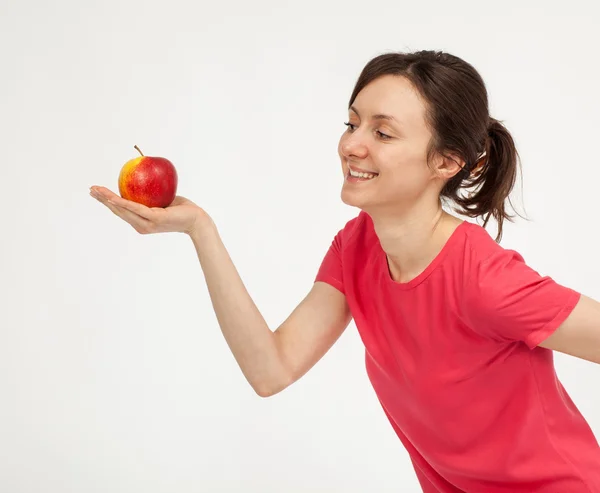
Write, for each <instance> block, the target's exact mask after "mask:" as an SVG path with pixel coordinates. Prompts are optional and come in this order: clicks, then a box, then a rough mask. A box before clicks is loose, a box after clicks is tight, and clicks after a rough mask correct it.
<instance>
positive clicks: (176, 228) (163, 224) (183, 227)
mask: <svg viewBox="0 0 600 493" xmlns="http://www.w3.org/2000/svg"><path fill="white" fill-rule="evenodd" d="M90 195H91V196H92V197H94V198H95V199H97V200H98V201H99V202H101V203H102V204H104V205H105V206H106V207H108V208H109V209H110V210H111V211H112V212H113V213H114V214H116V215H117V216H119V217H120V218H121V219H123V220H124V221H126V222H128V223H129V224H131V226H133V229H135V230H136V231H137V232H138V233H140V234H152V233H167V232H177V233H185V234H188V235H191V234H192V232H193V231H194V230H195V229H196V228H200V227H203V226H204V225H206V224H210V223H211V222H212V221H211V219H210V217H209V216H208V214H207V213H206V212H205V211H204V209H202V208H200V207H199V206H197V205H196V204H194V203H193V202H192V201H191V200H188V199H186V198H184V197H179V196H177V197H175V200H173V203H172V204H171V205H169V206H168V207H165V208H162V207H146V206H145V205H142V204H138V203H137V202H133V201H131V200H126V199H124V198H122V197H120V196H119V195H117V194H115V193H113V192H111V191H110V190H109V189H108V188H105V187H99V186H93V187H91V188H90Z"/></svg>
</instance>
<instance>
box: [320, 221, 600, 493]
mask: <svg viewBox="0 0 600 493" xmlns="http://www.w3.org/2000/svg"><path fill="white" fill-rule="evenodd" d="M316 281H323V282H326V283H329V284H331V285H332V286H334V287H335V288H337V289H338V290H340V291H341V292H342V293H344V294H345V296H346V299H347V301H348V304H349V306H350V309H351V312H352V315H353V318H354V321H355V324H356V327H357V329H358V332H359V334H360V337H361V339H362V341H363V343H364V345H365V362H366V369H367V373H368V376H369V379H370V381H371V383H372V385H373V388H374V390H375V392H376V394H377V396H378V398H379V401H380V403H381V405H382V407H383V410H384V412H385V414H386V415H387V417H388V419H389V421H390V423H391V425H392V427H393V428H394V430H395V431H396V433H397V435H398V437H399V438H400V440H401V441H402V443H403V445H404V446H405V447H406V450H407V451H408V453H409V454H410V458H411V460H412V463H413V466H414V469H415V472H416V474H417V477H418V479H419V482H420V484H421V486H422V488H423V491H424V492H425V493H433V492H436V493H438V492H443V493H455V492H469V493H471V492H473V493H496V492H498V493H500V492H502V493H508V492H510V493H520V492H527V493H531V492H540V493H541V492H543V493H584V492H585V493H600V447H599V445H598V442H597V440H596V438H595V437H594V435H593V432H592V430H591V428H590V426H589V425H588V423H587V422H586V420H585V419H584V418H583V416H582V415H581V413H580V412H579V410H578V409H577V407H576V405H575V404H574V403H573V401H572V400H571V399H570V397H569V395H568V394H567V392H566V391H565V389H564V388H563V386H562V385H561V383H560V381H559V380H558V378H557V375H556V373H555V369H554V361H553V352H552V351H551V350H548V349H545V348H542V347H539V346H537V344H539V343H540V342H541V341H543V340H544V339H545V338H546V337H547V336H549V335H550V334H551V333H552V331H553V330H555V329H556V328H557V327H558V326H559V325H560V324H561V323H562V322H563V321H564V320H565V319H566V318H567V316H568V315H569V313H570V312H571V311H572V309H573V308H574V307H575V305H576V304H577V302H578V300H579V298H580V295H579V293H577V292H575V291H573V290H571V289H569V288H566V287H564V286H561V285H559V284H557V283H556V282H554V281H553V280H552V279H551V278H550V277H542V276H540V275H539V274H538V273H537V272H535V271H534V270H533V269H531V268H530V267H528V266H527V265H526V264H525V263H524V261H523V258H522V257H521V256H520V255H519V254H518V253H517V252H515V251H513V250H507V249H504V248H502V247H501V246H500V245H498V244H497V243H496V242H495V241H494V240H493V238H492V237H491V236H490V235H489V234H488V233H487V231H486V230H485V229H484V228H483V227H481V226H479V225H478V224H475V223H471V222H466V221H465V222H463V223H462V224H461V225H460V226H459V227H458V228H457V229H456V230H455V232H454V233H453V234H452V236H451V237H450V239H449V240H448V241H447V243H446V244H445V246H444V248H443V249H442V251H441V252H440V253H439V255H438V256H437V257H436V258H435V259H434V260H433V262H432V263H431V264H430V265H429V266H428V267H427V268H426V269H425V271H423V272H422V273H421V274H420V275H418V276H417V277H416V278H415V279H413V280H411V281H409V282H406V283H397V282H395V281H393V279H392V278H391V276H390V274H389V269H388V264H387V259H386V255H385V252H384V251H383V249H382V248H381V244H380V243H379V240H378V238H377V236H376V234H375V230H374V227H373V222H372V220H371V218H370V216H368V215H367V214H366V213H364V212H361V213H360V214H359V215H358V217H356V218H354V219H352V220H351V221H349V222H348V223H347V224H346V226H345V228H344V229H342V230H341V231H340V232H339V233H338V234H337V235H336V236H335V239H334V240H333V243H332V245H331V247H330V249H329V251H328V252H327V255H326V256H325V258H324V260H323V263H322V265H321V267H320V269H319V272H318V274H317V277H316Z"/></svg>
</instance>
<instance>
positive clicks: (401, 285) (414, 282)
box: [378, 220, 470, 289]
mask: <svg viewBox="0 0 600 493" xmlns="http://www.w3.org/2000/svg"><path fill="white" fill-rule="evenodd" d="M469 224H470V223H469V222H468V221H466V220H463V221H462V222H461V223H460V224H459V225H458V226H457V227H456V228H455V229H454V231H453V232H452V234H451V235H450V236H449V238H448V239H447V240H446V243H445V244H444V246H443V247H442V249H441V250H440V251H439V252H438V254H437V255H436V256H435V257H434V259H433V260H432V261H431V262H430V263H429V265H427V267H425V269H424V270H423V271H422V272H421V273H420V274H418V275H417V276H416V277H414V278H413V279H411V280H410V281H406V282H399V281H395V280H394V278H393V277H392V273H391V272H390V267H389V264H388V259H387V255H386V253H385V250H384V249H383V248H382V247H381V243H378V244H379V257H380V265H381V266H382V268H383V271H384V277H385V282H386V283H389V284H391V285H393V286H394V287H395V288H396V289H412V288H414V287H416V286H418V285H419V284H421V283H422V282H423V281H424V280H425V279H427V278H428V277H429V275H430V274H431V273H432V272H433V271H434V270H435V269H436V268H437V267H438V265H439V264H440V263H441V262H442V260H444V258H445V257H446V255H447V254H448V252H449V251H450V249H451V248H452V246H453V245H454V244H455V243H456V242H457V241H458V240H459V239H460V237H461V236H462V231H463V230H464V229H465V228H466V227H467V226H468V225H469Z"/></svg>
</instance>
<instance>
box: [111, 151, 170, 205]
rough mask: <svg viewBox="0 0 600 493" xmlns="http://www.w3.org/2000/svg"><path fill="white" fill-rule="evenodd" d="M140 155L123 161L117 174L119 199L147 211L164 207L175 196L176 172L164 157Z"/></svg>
mask: <svg viewBox="0 0 600 493" xmlns="http://www.w3.org/2000/svg"><path fill="white" fill-rule="evenodd" d="M134 148H135V149H137V151H138V152H139V153H140V154H141V156H140V157H136V158H133V159H130V160H129V161H127V162H126V163H125V164H124V165H123V168H121V173H120V174H119V193H120V194H121V197H123V198H124V199H127V200H132V201H133V202H137V203H139V204H144V205H145V206H147V207H167V206H169V205H170V204H171V202H173V200H174V199H175V195H176V193H177V171H176V170H175V166H173V163H171V161H169V160H168V159H165V158H164V157H153V156H144V154H142V151H140V149H139V147H138V146H134Z"/></svg>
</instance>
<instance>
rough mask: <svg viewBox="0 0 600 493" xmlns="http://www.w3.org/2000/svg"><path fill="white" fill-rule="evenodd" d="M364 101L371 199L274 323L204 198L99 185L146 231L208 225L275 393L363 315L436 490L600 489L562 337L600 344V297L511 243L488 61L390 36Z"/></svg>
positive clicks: (242, 345)
mask: <svg viewBox="0 0 600 493" xmlns="http://www.w3.org/2000/svg"><path fill="white" fill-rule="evenodd" d="M348 111H349V114H348V118H349V119H348V121H347V122H346V126H347V129H346V131H345V132H344V133H343V134H342V136H341V138H340V141H339V145H338V153H339V157H340V161H341V166H342V172H343V175H344V177H345V179H344V183H343V186H342V191H341V198H342V200H343V201H344V202H345V203H346V204H349V205H351V206H354V207H357V208H358V209H360V211H359V213H358V214H357V216H356V217H354V218H353V219H352V220H351V221H349V222H348V223H347V224H346V225H345V226H344V227H343V228H341V229H340V230H339V232H338V233H337V234H336V235H335V237H334V239H333V241H332V243H331V246H330V248H329V250H328V251H327V252H326V254H325V256H324V259H323V261H322V263H321V265H320V268H319V269H318V271H317V275H316V278H315V282H314V284H313V286H312V287H311V289H310V291H309V292H308V294H307V295H306V297H305V298H304V299H303V300H302V301H301V302H300V303H299V305H298V306H297V307H296V309H295V310H294V311H293V312H292V313H291V314H290V316H289V317H288V318H287V319H286V320H285V321H284V322H283V323H282V324H281V325H280V326H279V327H277V328H276V330H274V331H273V330H271V328H270V327H269V326H268V325H267V324H266V322H265V319H264V318H263V316H262V315H261V313H260V311H259V310H258V308H257V307H256V305H255V304H254V302H253V300H252V298H251V297H250V295H249V294H248V292H247V290H246V288H245V286H244V284H243V282H242V280H241V278H240V276H239V274H238V272H237V270H236V268H235V266H234V264H233V262H232V261H231V259H230V257H229V255H228V252H227V250H226V249H225V247H224V245H223V243H222V241H221V238H220V236H219V234H218V231H217V228H216V225H215V224H214V222H213V221H212V219H211V218H210V217H209V215H208V214H207V213H206V212H205V211H204V210H203V209H201V208H200V207H198V206H197V205H196V204H194V203H193V202H191V201H189V200H187V199H184V198H183V197H177V198H176V199H175V201H174V202H173V204H172V205H171V206H169V207H167V208H165V209H152V208H148V207H145V206H143V205H140V204H136V203H133V202H131V201H128V200H125V199H123V198H121V197H119V196H118V195H116V194H114V193H113V192H111V191H110V190H107V189H106V188H104V187H92V192H91V193H92V196H94V197H95V198H97V199H98V200H99V201H100V202H102V203H103V204H105V205H106V206H107V207H108V208H109V209H110V210H111V211H112V212H113V213H115V214H116V215H117V216H119V217H121V218H122V219H123V220H125V221H127V222H128V223H130V224H131V225H132V226H133V227H134V228H135V229H136V230H137V231H139V232H140V233H144V234H148V233H157V232H167V231H179V232H184V233H186V234H188V235H189V236H190V238H191V240H192V241H193V244H194V246H195V248H196V253H197V255H198V259H199V262H200V265H201V268H202V271H203V273H204V276H205V279H206V283H207V286H208V290H209V293H210V297H211V300H212V303H213V307H214V310H215V313H216V315H217V319H218V322H219V325H220V327H221V330H222V332H223V335H224V337H225V339H226V341H227V343H228V344H229V347H230V348H231V350H232V353H233V355H234V356H235V358H236V361H237V363H238V364H239V366H240V368H241V370H242V372H243V374H244V376H245V377H246V379H247V380H248V382H249V383H250V384H251V385H252V387H253V388H254V389H255V391H256V392H257V393H258V394H259V395H260V396H264V397H266V396H270V395H273V394H275V393H277V392H280V391H282V390H283V389H285V388H286V387H288V386H289V385H291V384H292V383H293V382H295V381H296V380H298V379H299V378H301V377H302V375H304V374H305V373H306V372H307V371H308V370H309V369H310V368H311V367H312V366H313V365H314V364H315V363H316V362H317V361H319V359H320V358H321V357H322V356H323V355H324V354H325V353H326V352H327V351H328V350H329V348H330V347H331V346H332V345H333V344H334V343H335V341H336V340H337V339H338V338H339V337H340V335H341V333H342V332H343V331H344V330H345V328H346V327H347V326H348V324H349V322H350V320H351V318H353V319H354V321H355V323H356V327H357V329H358V332H359V334H360V336H361V339H362V341H363V343H364V345H365V361H366V370H367V373H368V376H369V379H370V381H371V383H372V385H373V388H374V390H375V392H376V395H377V398H378V399H379V402H380V403H381V406H382V409H383V413H384V414H385V416H387V418H388V420H389V422H390V424H391V427H392V429H393V430H394V431H395V433H396V435H397V436H398V439H399V440H400V442H401V443H402V445H403V446H404V447H405V448H406V450H407V451H408V453H409V456H410V459H411V461H412V464H413V465H414V470H415V473H416V475H417V477H418V479H419V482H420V484H421V486H422V488H423V491H424V492H426V493H434V492H437V493H439V492H442V493H457V492H477V493H479V492H486V493H501V492H505V493H508V492H510V493H518V492H532V491H540V492H542V491H543V492H547V493H555V492H556V493H558V492H561V493H562V492H569V493H600V447H599V445H598V442H597V440H596V438H595V436H594V434H593V433H592V430H591V428H590V426H589V425H588V423H587V422H586V420H585V419H584V418H583V416H582V415H581V413H580V412H579V410H578V409H577V407H576V405H575V404H574V403H573V401H572V400H571V399H570V398H569V397H568V394H567V391H566V390H565V389H564V388H563V386H562V385H561V383H560V381H559V379H558V378H557V375H556V372H555V369H554V362H553V352H552V351H553V350H556V351H562V352H564V353H566V354H571V355H573V356H576V357H580V358H585V359H587V360H589V361H595V362H600V308H599V307H600V305H599V304H598V303H597V302H596V301H594V300H592V299H590V298H587V297H585V296H583V295H581V294H580V293H578V292H577V291H575V290H573V289H571V288H568V287H565V286H562V285H560V284H558V283H556V282H555V281H554V280H552V279H551V278H550V277H547V276H545V277H543V276H540V275H539V274H538V273H537V272H536V271H535V270H533V269H532V268H530V267H529V266H528V265H527V264H525V262H524V260H523V258H522V256H521V255H520V254H519V253H517V252H515V251H512V250H506V249H504V248H502V247H501V246H500V244H499V242H500V239H501V236H502V224H503V221H504V220H505V219H509V220H510V219H512V216H510V215H509V214H508V213H507V212H506V203H507V202H508V203H509V202H510V201H509V195H510V193H511V191H512V188H513V185H514V183H515V179H516V175H517V170H518V154H517V151H516V148H515V145H514V142H513V139H512V137H511V135H510V133H509V131H508V130H507V129H506V128H505V127H504V125H502V123H500V122H499V121H498V120H496V119H494V118H492V117H491V116H490V115H489V111H488V98H487V92H486V88H485V85H484V83H483V80H482V79H481V77H480V75H479V74H478V73H477V71H476V70H475V68H474V67H473V66H472V65H470V64H468V63H467V62H465V61H464V60H462V59H460V58H458V57H456V56H453V55H450V54H448V53H443V52H433V51H421V52H416V53H387V54H384V55H380V56H378V57H375V58H374V59H373V60H371V61H370V62H369V63H368V64H367V65H366V67H365V68H364V70H363V71H362V73H361V74H360V77H359V78H358V81H357V83H356V86H355V88H354V91H353V92H352V95H351V98H350V102H349V105H348ZM443 201H447V202H449V203H452V204H453V205H454V206H455V210H456V211H457V212H461V213H463V214H464V215H466V216H469V217H473V218H477V217H483V220H484V224H483V226H479V225H477V224H475V223H471V222H468V221H463V220H460V219H459V218H458V217H456V216H454V215H452V214H450V213H448V212H446V211H445V210H444V209H443V207H442V202H443ZM492 217H493V218H495V219H496V220H497V222H498V226H499V229H498V234H497V236H496V238H495V239H493V238H492V237H491V236H490V235H489V233H488V232H487V231H486V229H485V226H486V225H487V223H488V221H489V219H490V218H492Z"/></svg>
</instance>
